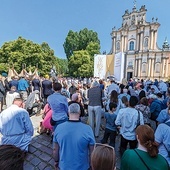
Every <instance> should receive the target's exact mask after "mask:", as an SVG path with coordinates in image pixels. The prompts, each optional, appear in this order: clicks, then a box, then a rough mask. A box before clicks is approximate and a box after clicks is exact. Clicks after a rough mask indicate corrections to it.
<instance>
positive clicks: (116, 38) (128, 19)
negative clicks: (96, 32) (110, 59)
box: [110, 5, 170, 81]
mask: <svg viewBox="0 0 170 170" xmlns="http://www.w3.org/2000/svg"><path fill="white" fill-rule="evenodd" d="M146 12H147V9H146V8H145V5H143V6H141V8H140V9H139V10H137V9H136V5H134V7H133V9H132V12H129V11H128V10H126V11H125V13H124V15H123V16H122V26H121V28H119V29H117V30H116V28H115V27H114V28H113V29H112V32H111V37H112V48H111V52H110V54H113V55H115V54H117V53H119V52H123V53H124V54H125V68H124V77H125V78H126V79H127V80H128V79H130V78H134V77H136V78H139V79H147V78H149V79H151V80H154V79H158V80H164V81H166V80H167V79H168V78H170V48H169V44H168V43H167V41H166V40H165V42H164V44H163V46H162V48H159V47H158V45H157V35H158V28H159V26H160V24H159V23H158V19H157V18H156V19H155V20H154V18H152V21H151V22H147V21H146Z"/></svg>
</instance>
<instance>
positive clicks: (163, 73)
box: [161, 58, 165, 77]
mask: <svg viewBox="0 0 170 170" xmlns="http://www.w3.org/2000/svg"><path fill="white" fill-rule="evenodd" d="M161 76H162V77H165V58H163V61H162V75H161Z"/></svg>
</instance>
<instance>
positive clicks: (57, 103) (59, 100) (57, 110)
mask: <svg viewBox="0 0 170 170" xmlns="http://www.w3.org/2000/svg"><path fill="white" fill-rule="evenodd" d="M47 103H48V104H49V106H50V108H51V110H52V119H53V120H54V121H59V120H64V119H66V118H67V117H68V116H67V114H68V102H67V98H66V97H65V96H63V95H61V94H60V93H58V92H55V93H53V94H51V95H50V96H48V98H47Z"/></svg>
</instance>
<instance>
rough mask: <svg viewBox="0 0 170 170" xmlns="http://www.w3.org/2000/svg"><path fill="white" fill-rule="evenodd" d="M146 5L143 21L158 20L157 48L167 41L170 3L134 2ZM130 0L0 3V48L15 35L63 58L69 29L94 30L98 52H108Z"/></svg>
mask: <svg viewBox="0 0 170 170" xmlns="http://www.w3.org/2000/svg"><path fill="white" fill-rule="evenodd" d="M141 5H146V8H147V10H148V12H147V15H146V18H147V21H148V22H151V20H152V17H155V18H156V17H158V22H159V23H160V24H161V26H160V28H159V31H158V45H159V46H161V45H162V43H163V41H164V39H165V37H167V38H168V40H169V42H170V18H169V17H170V14H169V10H170V0H140V1H139V0H137V3H136V7H137V9H139V8H140V7H141ZM132 8H133V0H0V46H2V45H3V44H4V42H8V41H12V40H16V39H17V38H18V36H22V37H23V38H25V39H28V40H31V41H33V42H35V43H39V44H41V43H42V42H47V43H48V44H49V46H50V47H51V49H53V50H54V52H55V55H56V56H57V57H59V58H65V53H64V49H63V43H64V41H65V38H66V36H67V34H68V32H69V30H73V31H80V30H81V29H84V28H88V29H90V30H93V31H96V32H97V33H98V37H99V39H100V42H101V53H102V52H103V51H105V50H106V52H109V51H110V49H111V43H112V42H111V36H110V33H111V30H112V28H113V27H114V26H116V28H119V27H121V23H122V15H123V14H124V11H125V10H126V9H129V11H131V10H132Z"/></svg>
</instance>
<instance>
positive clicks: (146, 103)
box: [140, 97, 149, 106]
mask: <svg viewBox="0 0 170 170" xmlns="http://www.w3.org/2000/svg"><path fill="white" fill-rule="evenodd" d="M140 103H141V104H143V105H145V106H148V105H149V102H148V99H147V98H146V97H142V98H141V100H140Z"/></svg>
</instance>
